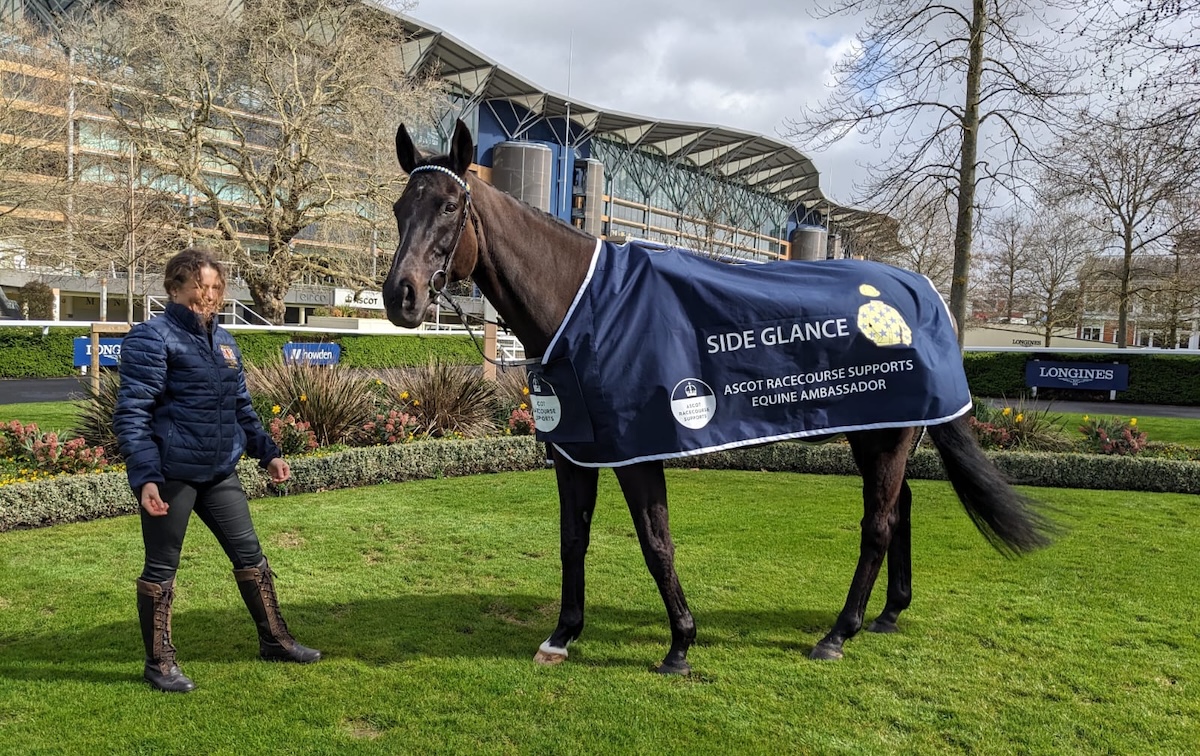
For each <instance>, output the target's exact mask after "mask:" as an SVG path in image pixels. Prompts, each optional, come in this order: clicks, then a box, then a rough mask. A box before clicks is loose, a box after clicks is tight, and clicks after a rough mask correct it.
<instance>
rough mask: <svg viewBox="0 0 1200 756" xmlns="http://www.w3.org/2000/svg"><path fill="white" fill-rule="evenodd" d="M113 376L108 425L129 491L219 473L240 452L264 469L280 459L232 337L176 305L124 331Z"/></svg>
mask: <svg viewBox="0 0 1200 756" xmlns="http://www.w3.org/2000/svg"><path fill="white" fill-rule="evenodd" d="M120 375H121V388H120V390H119V391H118V393H117V408H116V411H115V412H114V413H113V429H114V430H115V431H116V434H117V440H118V441H119V442H120V447H121V455H122V456H123V457H124V458H125V466H126V470H127V472H128V475H129V485H130V487H131V488H133V491H134V493H135V494H140V492H141V488H142V485H143V484H145V483H149V482H154V483H162V482H163V481H164V480H181V481H185V482H188V483H207V482H210V481H214V480H218V479H221V478H225V477H227V476H229V475H230V474H231V473H233V471H234V469H235V468H236V466H237V463H238V460H239V459H241V457H242V454H243V453H245V452H248V453H249V454H250V456H252V457H254V458H256V459H258V460H259V462H260V463H261V464H262V465H263V466H264V467H265V466H266V464H267V463H268V462H270V461H271V460H272V459H274V458H275V457H278V456H281V455H280V452H279V447H278V446H276V445H275V442H274V441H273V440H272V439H271V437H270V436H269V435H267V433H266V431H265V430H263V427H262V423H261V422H259V419H258V415H257V414H256V413H255V412H254V409H253V407H252V406H251V404H250V392H249V391H247V389H246V377H245V374H244V373H243V372H242V355H241V352H239V351H238V348H237V343H236V342H235V341H234V340H233V336H232V335H230V333H229V332H228V331H226V330H225V329H224V328H221V327H220V326H219V325H216V324H215V322H214V323H213V324H212V325H211V326H210V327H206V326H205V325H203V324H202V323H201V322H200V319H199V318H197V317H196V315H195V313H193V312H192V311H191V310H189V309H188V308H186V307H184V306H183V305H178V304H175V303H173V302H172V303H171V304H168V305H167V310H166V312H165V313H164V314H163V315H161V316H159V317H156V318H153V319H151V320H148V321H146V322H145V323H139V324H138V325H136V326H134V327H133V329H131V330H130V331H129V334H128V335H126V336H125V339H124V340H123V341H122V343H121V366H120Z"/></svg>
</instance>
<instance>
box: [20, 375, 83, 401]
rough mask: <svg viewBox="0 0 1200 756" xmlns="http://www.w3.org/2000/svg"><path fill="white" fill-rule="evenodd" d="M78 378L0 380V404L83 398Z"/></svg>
mask: <svg viewBox="0 0 1200 756" xmlns="http://www.w3.org/2000/svg"><path fill="white" fill-rule="evenodd" d="M84 390H85V388H84V385H83V384H82V383H80V379H79V378H19V379H14V380H0V404H24V403H26V402H61V401H64V400H67V399H78V398H80V397H82V396H83V393H84Z"/></svg>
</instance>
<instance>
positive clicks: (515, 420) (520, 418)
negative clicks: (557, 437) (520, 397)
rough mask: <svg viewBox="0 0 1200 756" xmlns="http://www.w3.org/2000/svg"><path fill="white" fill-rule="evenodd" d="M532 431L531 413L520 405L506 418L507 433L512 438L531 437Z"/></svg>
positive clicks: (523, 405)
mask: <svg viewBox="0 0 1200 756" xmlns="http://www.w3.org/2000/svg"><path fill="white" fill-rule="evenodd" d="M533 431H534V425H533V413H531V412H530V411H529V409H528V408H527V407H526V406H525V404H524V403H522V404H521V405H520V406H519V407H517V408H516V409H515V410H513V411H512V415H510V416H509V418H508V432H509V433H511V434H512V435H514V436H532V435H533Z"/></svg>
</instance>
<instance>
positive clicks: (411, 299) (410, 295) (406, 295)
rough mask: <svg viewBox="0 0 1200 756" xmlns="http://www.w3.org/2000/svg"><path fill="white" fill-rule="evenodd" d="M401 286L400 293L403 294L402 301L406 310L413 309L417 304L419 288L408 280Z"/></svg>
mask: <svg viewBox="0 0 1200 756" xmlns="http://www.w3.org/2000/svg"><path fill="white" fill-rule="evenodd" d="M401 286H402V288H401V290H400V293H401V295H402V296H401V298H400V302H401V304H402V305H403V307H404V309H405V310H412V309H413V308H414V307H416V306H417V290H416V288H414V287H413V285H412V284H410V283H409V282H407V281H405V282H404V283H403V284H401Z"/></svg>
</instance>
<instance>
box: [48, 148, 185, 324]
mask: <svg viewBox="0 0 1200 756" xmlns="http://www.w3.org/2000/svg"><path fill="white" fill-rule="evenodd" d="M127 152H128V155H127V156H122V155H120V154H112V155H92V156H90V159H89V161H88V163H87V165H86V166H85V167H84V170H82V171H80V173H79V174H77V175H76V176H75V177H74V179H73V181H72V182H71V183H72V191H71V193H70V197H71V200H72V201H71V206H72V207H71V211H70V212H71V216H70V218H71V222H70V223H69V224H68V226H67V227H66V231H67V233H63V234H61V236H62V237H64V238H62V239H61V243H62V246H63V247H64V248H69V249H70V250H71V252H72V254H74V255H75V263H74V267H75V268H76V270H78V271H80V272H81V273H84V274H92V275H95V276H96V277H97V278H99V279H100V280H101V281H102V282H103V283H105V284H113V283H117V282H118V281H120V282H122V283H123V284H124V290H125V299H126V302H127V306H126V310H125V317H126V320H127V321H128V322H130V323H132V322H134V302H136V301H137V300H138V299H139V298H141V297H144V296H145V295H146V294H147V293H149V291H150V277H149V276H150V275H151V274H153V273H158V272H159V271H161V270H162V266H163V264H164V263H165V262H166V259H167V258H168V257H169V256H170V255H171V253H172V252H173V251H175V250H178V249H180V248H182V247H184V246H186V245H187V244H188V243H189V239H188V238H187V231H186V208H185V207H184V206H183V205H182V203H181V202H180V196H179V194H177V193H176V192H174V191H170V190H168V189H166V188H164V187H163V185H162V184H161V181H162V180H163V179H162V177H160V176H157V175H155V174H154V173H152V172H150V171H149V170H147V169H146V168H145V166H142V165H141V164H140V163H139V162H138V160H137V157H136V154H135V153H134V152H133V149H132V146H131V147H130V148H129V149H128V150H127Z"/></svg>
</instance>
